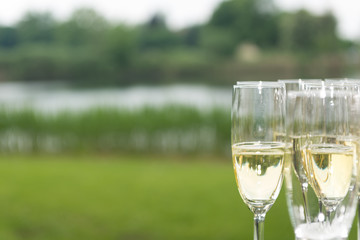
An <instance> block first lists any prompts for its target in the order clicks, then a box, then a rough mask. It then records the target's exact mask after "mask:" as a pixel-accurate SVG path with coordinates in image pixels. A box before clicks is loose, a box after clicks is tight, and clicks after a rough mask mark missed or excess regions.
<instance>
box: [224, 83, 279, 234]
mask: <svg viewBox="0 0 360 240" xmlns="http://www.w3.org/2000/svg"><path fill="white" fill-rule="evenodd" d="M231 119H232V129H231V135H232V159H233V166H234V172H235V178H236V183H237V187H238V190H239V193H240V195H241V197H242V199H243V201H244V202H245V203H246V204H247V206H248V207H249V208H250V210H251V211H252V212H253V213H254V239H255V240H262V239H264V233H263V232H264V221H265V215H266V213H267V211H268V210H269V209H270V208H271V206H272V205H273V204H274V202H275V200H276V199H277V197H278V195H279V192H280V189H281V185H282V181H283V171H284V165H285V158H284V155H285V141H284V140H279V139H276V137H275V135H276V134H275V133H277V132H279V131H278V129H284V121H285V86H284V84H283V83H278V82H238V83H237V85H234V87H233V102H232V114H231Z"/></svg>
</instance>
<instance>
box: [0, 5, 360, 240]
mask: <svg viewBox="0 0 360 240" xmlns="http://www.w3.org/2000/svg"><path fill="white" fill-rule="evenodd" d="M359 30H360V26H359ZM359 40H360V39H347V38H345V37H344V36H342V35H340V34H339V31H338V22H337V19H336V18H335V17H334V14H333V13H332V12H331V11H328V12H324V13H323V14H314V13H312V12H309V11H308V10H306V9H300V10H296V11H291V12H287V11H285V10H282V9H281V8H278V7H276V6H275V4H273V3H272V2H271V1H263V0H227V1H223V2H220V3H219V4H218V5H217V6H216V8H215V9H214V10H213V12H212V13H211V14H210V17H209V19H208V20H207V21H205V22H204V23H197V24H193V25H189V26H186V27H183V28H181V29H174V28H171V27H170V26H169V25H168V23H167V13H166V12H165V13H162V12H158V13H157V12H154V13H153V15H152V16H150V17H149V18H148V19H147V20H146V21H144V22H142V23H141V24H126V23H125V22H114V21H111V20H109V19H107V17H106V16H103V14H101V13H100V12H99V11H97V9H94V8H88V7H83V8H78V9H76V10H74V12H73V13H72V14H71V15H70V16H69V17H68V18H67V19H62V20H59V19H57V18H56V17H54V16H53V14H52V13H51V12H47V11H29V12H27V13H26V14H24V16H23V17H22V18H21V19H20V20H19V21H17V22H16V23H14V24H8V25H5V24H1V22H0V153H1V156H0V158H1V161H0V172H1V173H0V212H1V214H0V238H3V239H7V240H12V239H14V240H15V239H16V240H18V239H34V240H35V239H37V240H38V239H53V240H56V239H87V240H91V239H114V240H115V239H121V240H153V239H154V240H155V239H206V240H211V239H214V240H215V239H222V240H223V239H224V240H225V239H229V240H230V239H251V238H252V236H253V220H252V219H253V216H252V213H251V212H250V211H249V210H248V209H247V207H246V206H245V204H244V203H243V202H242V200H241V198H240V196H239V194H238V192H237V189H236V184H235V179H234V174H233V169H232V162H231V153H230V128H231V127H230V108H231V89H232V84H234V83H235V82H236V81H249V80H250V81H252V80H265V81H266V80H277V79H291V78H325V77H331V78H338V77H345V76H348V77H358V76H359V74H360V55H359V51H360V45H359V43H360V42H359ZM265 238H266V239H293V238H294V234H293V229H292V226H291V224H290V220H289V216H288V213H287V206H286V200H285V191H284V189H283V190H282V192H281V193H280V196H279V198H278V200H277V201H276V203H275V205H274V206H273V207H272V209H271V210H270V211H269V213H268V214H267V219H266V223H265ZM350 239H356V231H355V229H354V227H353V229H352V232H351V237H350Z"/></svg>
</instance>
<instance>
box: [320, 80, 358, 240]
mask: <svg viewBox="0 0 360 240" xmlns="http://www.w3.org/2000/svg"><path fill="white" fill-rule="evenodd" d="M325 82H326V83H328V84H333V85H334V84H337V85H341V86H344V88H345V89H346V90H347V91H349V92H350V93H351V94H352V96H351V100H350V101H351V107H350V110H349V112H350V116H349V128H350V134H351V137H349V138H348V139H346V141H345V143H346V144H347V145H350V146H353V147H354V148H355V150H354V155H355V156H356V160H357V161H358V166H359V163H360V161H359V155H360V154H359V152H360V138H359V137H360V132H359V130H360V129H359V123H358V120H359V118H360V109H359V107H360V79H349V78H344V79H325ZM358 170H359V168H358ZM358 175H360V174H359V173H358ZM358 178H359V176H358ZM359 186H360V184H359V185H358V188H359ZM357 238H358V240H360V189H358V219H357Z"/></svg>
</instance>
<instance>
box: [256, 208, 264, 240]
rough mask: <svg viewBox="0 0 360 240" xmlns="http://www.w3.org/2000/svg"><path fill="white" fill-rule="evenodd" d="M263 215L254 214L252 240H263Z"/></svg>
mask: <svg viewBox="0 0 360 240" xmlns="http://www.w3.org/2000/svg"><path fill="white" fill-rule="evenodd" d="M264 222H265V213H263V214H255V217H254V240H264Z"/></svg>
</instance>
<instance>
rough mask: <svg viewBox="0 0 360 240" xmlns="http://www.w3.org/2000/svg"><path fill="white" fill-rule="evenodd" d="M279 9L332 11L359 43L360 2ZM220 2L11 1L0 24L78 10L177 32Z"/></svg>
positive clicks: (0, 10) (302, 1)
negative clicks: (155, 21) (156, 19)
mask: <svg viewBox="0 0 360 240" xmlns="http://www.w3.org/2000/svg"><path fill="white" fill-rule="evenodd" d="M274 1H275V3H276V4H277V5H278V6H279V8H280V9H284V10H287V11H295V10H298V9H301V8H306V9H308V10H310V11H312V12H314V13H316V14H321V13H324V12H326V11H329V10H331V11H332V12H333V13H334V15H335V17H336V18H337V19H338V23H339V26H338V32H339V34H340V35H341V36H342V37H344V38H347V39H360V0H274ZM220 2H222V0H117V1H116V0H61V1H53V0H10V1H6V0H4V1H2V3H1V7H0V24H1V25H11V24H14V23H16V22H17V21H19V19H21V17H22V16H23V15H24V13H26V12H27V11H49V12H51V13H52V14H53V15H54V16H55V17H56V18H57V19H59V20H64V19H67V18H68V17H69V16H70V15H71V13H72V12H73V11H74V10H75V9H77V8H80V7H91V8H94V9H95V10H96V11H98V12H99V13H100V14H102V15H103V16H105V17H106V18H107V19H109V20H111V21H118V22H120V21H121V22H125V23H127V24H138V23H142V22H144V21H146V20H148V19H149V18H150V17H151V16H152V15H153V14H154V13H156V12H161V13H164V14H165V16H166V19H167V22H168V24H169V25H170V26H171V27H173V28H176V29H179V28H182V27H185V26H188V25H191V24H196V23H203V22H205V21H207V20H208V19H209V17H210V16H211V13H212V12H213V10H214V9H215V8H216V7H217V6H218V5H219V4H220Z"/></svg>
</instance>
